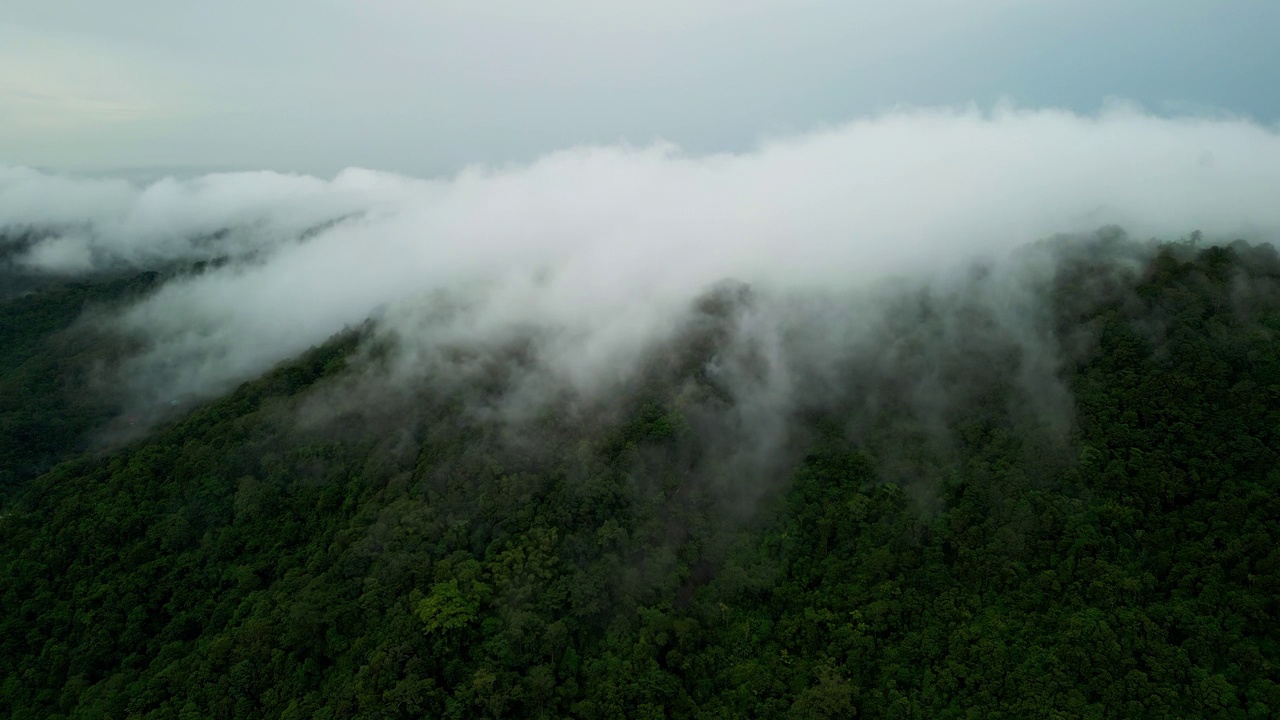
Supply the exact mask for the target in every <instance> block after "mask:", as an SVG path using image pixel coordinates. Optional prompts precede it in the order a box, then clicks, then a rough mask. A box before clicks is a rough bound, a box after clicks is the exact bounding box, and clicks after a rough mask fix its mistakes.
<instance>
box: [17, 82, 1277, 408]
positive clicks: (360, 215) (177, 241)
mask: <svg viewBox="0 0 1280 720" xmlns="http://www.w3.org/2000/svg"><path fill="white" fill-rule="evenodd" d="M1278 197H1280V134H1277V132H1276V130H1275V129H1273V128H1268V127H1264V126H1261V125H1259V124H1257V123H1254V122H1251V121H1248V120H1242V119H1232V118H1197V117H1180V118H1168V117H1159V116H1155V115H1151V114H1147V113H1144V112H1143V111H1141V110H1139V109H1136V108H1132V107H1114V108H1111V109H1108V110H1106V111H1104V112H1102V113H1100V114H1098V115H1092V116H1085V115H1078V114H1073V113H1070V112H1066V111H1059V110H1028V109H1018V108H1012V107H1000V108H997V109H995V110H993V111H989V112H984V111H980V110H976V109H972V108H970V109H941V110H938V109H934V110H910V111H896V112H891V113H887V114H884V115H880V116H876V117H871V118H867V119H862V120H858V121H855V122H851V123H848V124H844V125H840V126H836V127H831V128H828V129H824V130H821V131H818V132H812V133H809V134H804V135H800V136H796V137H786V138H776V139H772V140H769V141H766V142H762V143H761V144H760V145H759V147H758V148H756V149H754V150H752V151H750V152H744V153H740V154H719V155H710V156H691V155H688V154H686V153H683V152H681V151H680V150H679V149H678V148H675V147H672V146H670V145H665V144H654V145H650V146H644V147H633V146H627V145H618V146H603V147H599V146H598V147H581V148H573V149H568V150H564V151H562V152H556V153H553V154H550V155H547V156H545V157H543V158H541V159H539V160H537V161H535V162H532V163H529V164H526V165H519V166H512V167H471V168H468V169H466V170H464V171H462V172H460V173H459V174H457V175H456V176H454V177H449V178H443V179H430V180H422V179H413V178H407V177H400V176H395V175H390V174H385V173H378V172H373V171H369V170H359V169H351V170H347V171H344V172H342V173H340V174H338V175H337V176H336V177H334V178H333V179H331V180H324V179H318V178H315V177H307V176H298V175H287V174H279V173H272V172H253V173H227V174H214V175H208V176H203V177H198V178H194V179H189V180H182V181H179V180H175V179H172V178H170V179H163V180H160V181H157V182H154V183H151V184H146V185H138V184H133V183H129V182H126V181H123V180H104V179H84V178H75V177H65V176H60V175H54V174H49V173H44V172H38V171H34V170H29V169H24V168H0V228H3V229H5V230H6V231H7V232H6V234H5V237H11V238H12V237H18V236H19V235H21V234H22V233H25V235H22V236H23V237H25V238H26V240H25V241H24V242H25V244H24V245H23V247H21V248H20V249H17V250H12V249H11V250H12V252H11V254H14V257H15V258H16V259H15V262H16V263H17V264H19V265H20V266H22V267H25V268H26V269H27V270H28V271H30V272H40V273H49V274H61V275H76V274H81V273H92V272H98V271H104V270H111V269H113V268H115V269H118V268H128V267H164V266H166V264H173V263H181V262H190V261H194V260H202V259H216V260H220V262H217V263H211V264H209V265H208V266H207V267H205V268H204V269H203V270H202V271H201V272H198V273H179V274H176V275H174V276H173V279H171V280H169V281H168V282H166V283H165V284H164V285H163V286H162V287H160V289H159V290H157V291H156V292H154V293H152V294H150V295H149V296H147V297H146V298H145V299H143V300H142V301H140V302H137V303H136V304H134V305H132V306H131V307H129V308H127V309H126V310H124V311H123V312H121V313H120V314H119V315H118V316H117V317H115V318H114V319H113V321H112V322H113V323H114V327H116V328H117V329H120V330H123V331H126V332H131V333H135V334H139V335H140V336H142V337H144V338H145V339H146V342H145V348H146V349H145V351H143V352H142V354H140V355H139V356H138V357H135V358H134V359H133V360H132V361H130V365H129V367H128V368H127V370H128V372H127V373H126V377H134V378H145V381H144V382H142V383H141V384H142V385H145V386H146V388H147V389H148V392H150V393H152V399H153V401H157V402H163V401H164V400H165V399H167V398H171V397H182V396H191V395H195V396H208V395H210V394H213V393H217V392H221V391H224V390H226V389H228V388H229V387H231V386H233V385H234V384H235V383H237V382H240V381H243V380H246V379H249V378H252V377H254V376H255V375H257V374H259V373H261V372H262V371H264V370H266V369H268V368H269V367H271V366H272V365H273V364H275V363H277V362H279V361H281V360H284V359H286V358H289V357H291V356H293V355H295V354H297V353H298V352H300V351H302V350H305V349H306V348H308V347H310V346H313V345H316V344H318V343H321V342H323V341H324V340H325V339H326V338H328V337H330V336H331V335H333V334H334V333H335V332H338V331H340V330H342V329H343V328H344V327H346V326H351V325H355V324H359V323H362V322H364V321H365V320H366V319H368V318H370V317H372V316H376V317H377V318H378V321H377V324H378V327H379V328H381V329H382V331H384V332H387V333H389V334H392V335H394V336H395V337H397V338H398V339H399V347H401V348H402V349H403V353H402V356H401V359H400V364H401V367H402V368H403V369H404V371H405V372H413V368H415V367H417V368H422V367H426V366H429V365H430V364H431V363H432V362H433V361H432V357H433V354H432V353H433V352H434V350H433V349H435V348H439V347H443V346H445V345H450V344H455V345H456V344H458V343H472V344H476V345H480V346H483V345H485V344H486V343H488V344H492V343H500V342H502V341H503V340H504V338H508V337H510V336H512V334H513V333H521V332H528V331H530V330H536V331H538V332H539V333H540V335H539V337H540V338H541V339H540V340H539V342H538V344H537V353H538V356H539V357H538V361H539V364H540V365H541V366H542V367H544V368H545V369H546V372H545V373H543V377H542V379H541V381H542V382H554V383H559V384H561V385H563V386H564V387H568V388H574V389H577V390H580V391H584V392H589V391H591V390H593V389H599V388H601V387H606V386H608V385H609V384H610V383H613V382H617V381H620V380H622V379H625V377H626V376H627V375H628V373H630V372H633V371H634V368H635V365H636V359H637V358H639V357H640V356H641V355H643V353H644V352H645V350H646V348H651V347H654V346H655V343H659V342H660V341H662V340H663V339H664V338H667V337H669V336H671V334H672V333H673V332H675V328H677V327H678V326H679V324H680V318H681V317H683V316H684V314H685V313H687V312H688V308H689V306H690V303H691V302H693V301H694V299H695V298H697V297H698V296H699V295H700V294H701V293H703V292H705V291H706V290H707V288H708V287H710V286H712V285H713V284H714V283H716V282H719V281H722V280H725V279H728V278H732V279H735V280H737V281H741V282H743V283H746V284H747V285H749V286H750V287H752V288H753V289H755V291H756V292H758V293H759V294H760V296H768V297H778V298H783V297H792V298H794V297H796V296H798V295H804V294H806V293H807V294H810V295H813V294H822V293H826V294H840V293H846V294H847V293H855V292H859V291H860V289H863V288H866V287H869V286H870V285H871V284H872V283H875V282H881V281H884V280H885V279H886V278H887V279H890V280H892V279H895V278H896V279H899V280H909V281H911V282H916V281H920V280H922V279H924V278H930V277H937V276H939V275H940V274H941V275H945V274H946V273H947V272H948V271H950V270H951V269H953V268H957V267H961V266H964V265H966V264H967V263H969V262H971V261H973V260H975V259H978V258H997V259H998V258H1000V257H1003V256H1005V255H1007V253H1008V252H1009V251H1010V250H1011V249H1012V248H1015V247H1017V246H1019V245H1023V244H1026V243H1028V242H1030V241H1034V240H1036V239H1039V238H1043V237H1045V236H1047V235H1050V234H1054V233H1063V232H1075V231H1087V230H1092V229H1095V228H1097V227H1099V226H1103V225H1108V224H1118V225H1121V226H1123V227H1125V228H1126V229H1127V230H1128V231H1129V232H1130V233H1131V234H1133V235H1138V236H1144V237H1145V236H1162V237H1170V236H1172V237H1176V236H1178V235H1182V234H1185V233H1187V232H1189V231H1190V230H1192V229H1197V228H1198V229H1201V230H1203V231H1204V232H1205V233H1206V236H1207V237H1210V238H1224V239H1228V240H1229V239H1232V238H1234V237H1237V236H1241V237H1249V238H1253V239H1262V240H1266V239H1270V238H1271V237H1273V236H1272V235H1271V233H1273V232H1274V231H1275V230H1276V229H1277V228H1280V203H1278V202H1277V201H1276V198H1278ZM2 249H3V248H0V250H2ZM1014 295H1016V293H1014ZM1008 297H1009V295H1008V294H1006V295H1001V296H1000V298H1002V299H998V300H997V301H996V302H1000V303H1006V304H1007V302H1009V301H1008ZM802 304H803V303H800V305H802ZM796 307H799V305H797V303H796V302H791V303H790V304H787V303H779V304H778V305H777V306H776V309H775V310H773V311H769V312H766V311H763V310H761V311H758V313H757V315H758V317H757V318H756V320H753V321H752V322H755V323H756V324H757V325H761V324H763V325H766V326H771V327H776V326H778V324H779V323H782V324H786V320H785V316H786V315H787V313H789V312H792V311H794V309H795V308H796ZM787 308H791V309H790V310H788V309H787ZM1009 308H1011V309H1009V310H1008V312H1007V313H1006V314H1007V315H1008V316H1009V318H1010V319H1009V323H1010V326H1011V327H1012V326H1014V325H1017V324H1018V323H1019V322H1020V321H1019V320H1018V319H1017V315H1018V312H1017V309H1016V307H1014V306H1012V305H1010V306H1009ZM868 312H870V311H868ZM846 314H847V313H846ZM760 318H766V320H767V321H766V320H760ZM844 320H845V321H850V320H851V319H850V318H848V317H845V318H844ZM853 320H856V318H855V319H853ZM865 324H866V325H867V326H868V327H870V326H871V325H872V324H873V323H872V321H871V320H870V319H869V318H868V319H866V322H865ZM822 334H823V333H822V332H821V331H820V330H819V331H816V332H813V333H810V335H811V336H813V337H816V338H820V337H821V336H822ZM767 335H768V333H763V334H762V335H761V337H765V336H767ZM822 341H823V342H828V343H831V342H837V341H836V340H832V339H831V338H822ZM775 344H777V343H775ZM783 345H785V343H783Z"/></svg>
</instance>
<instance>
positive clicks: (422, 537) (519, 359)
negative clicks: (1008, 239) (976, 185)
mask: <svg viewBox="0 0 1280 720" xmlns="http://www.w3.org/2000/svg"><path fill="white" fill-rule="evenodd" d="M9 246H10V247H13V246H16V245H15V244H13V243H11V244H10V245H9ZM1025 260H1026V261H1025V263H1024V265H1020V266H1018V267H1019V268H1020V269H1019V270H1017V272H1015V273H1013V274H1010V272H1007V271H1005V270H1002V269H1000V268H998V267H982V266H976V267H966V268H960V269H957V271H956V272H955V273H953V274H952V275H951V276H949V279H947V280H946V281H945V282H937V283H932V284H912V283H904V284H901V285H899V286H896V287H889V288H886V289H883V290H877V291H876V292H877V293H878V294H876V295H875V296H874V297H873V298H872V299H870V300H868V299H867V298H866V297H854V296H841V295H831V296H824V297H821V298H816V299H815V298H812V297H801V298H779V297H776V296H775V295H773V294H771V293H770V290H769V289H768V288H755V287H752V286H749V285H746V284H743V283H737V282H732V281H726V282H724V283H721V284H719V285H716V286H713V287H711V288H709V289H708V290H707V291H706V292H705V293H704V294H703V295H701V296H700V297H699V298H698V299H697V301H696V302H694V303H693V304H692V305H691V306H689V307H687V308H685V310H684V311H683V313H682V314H681V315H680V318H681V319H680V322H679V323H678V326H677V327H676V328H675V329H674V330H673V331H672V332H671V333H670V334H669V335H665V336H662V337H660V338H659V339H658V340H655V341H654V344H652V345H650V346H647V347H644V348H642V349H641V350H639V351H638V353H639V356H638V358H637V360H636V363H637V367H638V368H639V369H638V370H637V371H636V372H635V373H633V374H624V373H619V377H618V379H617V380H616V381H611V382H610V383H608V384H605V385H602V386H601V388H602V389H601V390H599V391H598V392H596V393H594V394H592V393H581V392H575V391H571V390H570V389H567V387H566V386H564V385H558V384H555V383H553V382H551V381H550V380H548V379H547V378H548V377H550V376H549V375H547V374H546V373H545V370H546V368H545V367H543V366H542V363H545V362H546V359H545V358H546V354H545V353H544V352H542V350H543V349H545V348H546V347H547V346H548V343H549V342H550V341H549V340H547V338H546V337H545V333H547V332H552V331H550V330H547V329H546V328H530V329H528V331H527V332H523V333H515V334H513V335H510V336H505V337H504V338H503V340H502V341H501V342H479V341H476V342H473V343H468V342H467V341H466V339H465V338H464V339H463V340H462V341H456V342H453V344H451V345H448V346H447V347H444V348H443V349H440V350H439V353H438V356H437V355H433V356H432V357H433V358H435V359H434V360H432V362H431V363H427V364H425V365H420V366H412V367H424V368H425V370H423V371H421V372H406V370H405V368H406V367H408V365H406V360H405V358H414V357H417V356H416V355H413V354H412V352H411V351H412V350H413V348H412V347H411V345H412V339H411V338H406V337H404V336H403V335H398V334H396V333H388V332H384V331H382V330H381V328H382V325H381V324H380V322H379V320H378V318H376V317H375V318H371V319H369V320H367V321H365V322H363V323H361V324H356V325H352V326H350V327H348V328H347V329H346V330H345V331H343V332H341V333H338V334H336V335H334V336H333V337H332V338H331V339H330V340H329V341H328V342H326V343H324V344H322V345H320V346H317V347H314V348H312V349H310V350H309V351H307V352H305V353H302V354H301V355H299V356H297V357H294V358H292V359H290V360H287V361H285V362H283V363H280V364H279V365H277V366H276V367H274V368H273V369H271V370H270V371H269V372H267V373H266V374H264V375H262V376H260V377H257V378H254V379H252V380H249V381H247V382H244V383H243V384H240V385H239V386H238V387H235V388H234V389H233V390H231V391H229V392H225V393H223V392H214V393H210V394H205V395H199V394H196V395H192V396H190V397H185V396H184V397H181V398H179V397H174V398H173V399H170V398H169V397H167V396H165V397H160V398H159V399H157V398H156V397H152V396H149V395H146V394H142V395H139V394H138V393H136V392H135V389H136V387H137V386H139V385H140V384H141V385H145V384H146V383H147V378H146V377H145V376H144V377H137V376H136V375H135V376H129V375H128V373H129V372H130V369H131V368H136V366H133V365H130V364H129V358H131V357H134V356H135V355H136V354H137V353H139V352H143V351H146V350H147V349H148V346H147V345H146V343H147V342H148V340H147V338H145V337H140V336H137V335H130V334H128V333H122V332H118V331H117V330H116V329H114V326H113V325H112V323H111V322H110V318H113V317H115V316H116V315H117V314H118V312H119V311H120V310H121V309H122V308H127V307H130V306H131V303H135V302H137V301H138V300H139V299H141V298H147V297H152V298H154V297H156V293H158V292H160V291H161V289H162V288H163V287H165V285H166V283H167V282H169V280H170V279H171V278H172V277H174V276H176V275H180V274H182V273H187V274H191V273H196V274H198V273H199V272H201V268H200V267H190V268H177V267H165V268H160V269H154V268H152V269H145V270H144V269H138V268H133V269H129V268H125V267H117V268H115V269H113V270H112V271H111V274H93V275H89V276H77V277H76V278H65V277H57V276H49V275H30V274H24V273H25V271H24V270H23V269H22V268H21V267H20V266H17V265H0V272H3V273H4V278H5V279H4V281H3V283H4V284H3V285H0V287H3V288H5V292H4V294H3V300H0V428H2V430H0V483H3V494H2V495H0V498H2V500H0V502H2V505H0V574H2V578H3V582H0V710H3V711H4V712H5V714H6V715H7V716H8V717H12V718H15V719H17V718H126V717H129V718H132V717H138V718H233V717H272V718H275V717H280V718H348V717H379V718H385V717H453V718H470V717H495V718H496V717H547V718H549V717H579V718H606V717H608V718H620V717H627V718H663V717H705V718H721V717H723V718H738V717H795V718H810V717H812V718H825V717H853V716H860V717H876V718H952V717H955V718H959V717H1007V718H1037V717H1044V718H1066V717H1071V718H1076V717H1090V718H1109V717H1151V718H1164V717H1167V718H1183V717H1222V718H1264V717H1274V716H1276V714H1277V713H1280V686H1278V685H1277V684H1276V681H1275V678H1276V677H1277V663H1280V622H1278V617H1280V607H1278V602H1280V550H1277V539H1278V538H1277V535H1278V534H1280V522H1278V521H1280V492H1278V491H1280V464H1278V462H1277V460H1278V459H1280V458H1278V455H1277V453H1278V452H1280V257H1278V256H1277V254H1276V252H1275V250H1274V249H1273V248H1272V247H1271V246H1270V245H1265V244H1258V245H1249V244H1245V243H1242V242H1238V243H1234V244H1231V245H1204V244H1202V242H1201V241H1200V240H1199V237H1198V235H1193V236H1192V237H1191V238H1190V239H1188V240H1184V241H1177V242H1160V243H1141V242H1137V241H1134V240H1131V239H1129V238H1127V237H1125V236H1124V235H1123V233H1120V232H1119V231H1117V230H1114V229H1108V230H1105V231H1102V232H1099V233H1097V234H1095V235H1092V236H1089V237H1085V238H1079V237H1075V238H1058V239H1055V240H1051V241H1046V242H1043V243H1039V244H1037V245H1036V246H1034V247H1032V248H1029V249H1028V250H1027V251H1026V254H1025ZM872 307H874V312H873V311H872V310H871V309H870V308H872ZM442 312H443V311H442ZM406 348H407V349H406ZM122 373H123V374H122Z"/></svg>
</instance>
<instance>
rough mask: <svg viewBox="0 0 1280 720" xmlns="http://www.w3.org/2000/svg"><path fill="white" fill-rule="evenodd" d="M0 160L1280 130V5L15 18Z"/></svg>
mask: <svg viewBox="0 0 1280 720" xmlns="http://www.w3.org/2000/svg"><path fill="white" fill-rule="evenodd" d="M4 5H5V7H4V10H3V11H2V12H0V164H25V165H31V166H36V167H44V168H54V169H67V170H92V169H107V168H145V167H183V166H198V167H234V168H272V169H279V170H296V171H304V172H314V173H321V174H325V175H328V174H332V173H333V172H335V171H337V170H338V169H340V168H342V167H346V166H353V165H354V166H363V167H372V168H379V169H386V170H394V171H400V172H406V173H411V174H416V175H431V174H437V173H448V172H453V171H455V170H457V169H458V168H459V167H461V166H463V165H465V164H467V163H469V162H475V161H482V162H490V163H506V162H512V161H526V160H529V159H531V158H532V157H535V156H538V155H541V154H543V153H545V152H548V151H550V150H554V149H557V148H562V147H566V146H572V145H577V144H582V143H608V142H616V141H619V140H625V141H628V142H631V143H638V144H645V143H649V142H651V141H653V140H655V139H659V138H660V139H665V140H669V141H671V142H674V143H677V144H679V145H681V146H682V147H684V148H686V149H689V150H692V151H695V152H704V151H716V150H740V149H744V148H747V147H750V146H752V145H754V144H755V143H756V142H757V141H758V140H760V139H761V138H767V137H770V136H777V135H784V134H790V133H794V132H798V131H807V130H812V129H814V128H817V127H822V126H825V125H828V124H834V123H839V122H842V121H845V120H849V119H851V118H854V117H858V116H861V115H866V114H868V113H873V112H877V111H880V110H884V109H887V108H891V107H894V106H898V105H904V104H905V105H936V104H960V103H967V102H977V103H979V104H982V105H989V104H990V103H993V102H995V101H996V100H998V99H999V98H1001V97H1008V98H1010V99H1012V100H1013V101H1015V102H1016V103H1018V104H1019V105H1026V106H1034V107H1041V106H1057V107H1068V108H1072V109H1075V110H1078V111H1086V112H1092V111H1095V110H1097V109H1098V108H1099V107H1100V106H1101V105H1102V104H1103V103H1104V102H1105V101H1107V100H1108V99H1110V98H1126V99H1130V100H1135V101H1137V102H1140V103H1142V104H1143V105H1145V106H1146V107H1147V108H1149V109H1151V110H1154V111H1156V112H1164V113H1168V112H1174V113H1181V112H1195V113H1204V112H1229V113H1234V114H1242V115H1247V116H1250V117H1253V118H1256V119H1258V120H1261V121H1262V122H1264V123H1268V124H1275V123H1276V122H1277V120H1280V93H1277V92H1275V90H1274V85H1275V78H1276V77H1277V76H1280V44H1278V43H1276V42H1275V40H1274V38H1275V33H1276V31H1277V30H1280V2H1274V1H1273V0H1233V1H1230V2H1208V1H1206V2H1195V1H1190V0H1185V1H1184V0H1163V1H1157V0H1132V1H1130V2H1103V1H1101V0H1072V1H1070V2H1062V1H1058V0H968V1H963V2H962V1H961V0H900V1H898V2H891V3H890V2H866V1H863V0H844V1H843V2H836V1H830V2H829V1H827V0H787V1H786V2H773V1H769V0H701V1H698V2H689V1H688V0H684V1H676V0H648V1H647V2H620V3H602V2H593V1H591V0H542V1H541V2H515V1H513V0H465V1H464V0H434V1H428V2H413V1H411V0H363V1H361V2H356V1H355V0H308V1H305V2H303V1H301V0H253V1H250V0H220V2H216V3H195V2H174V1H173V0H7V2H5V4H4Z"/></svg>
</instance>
